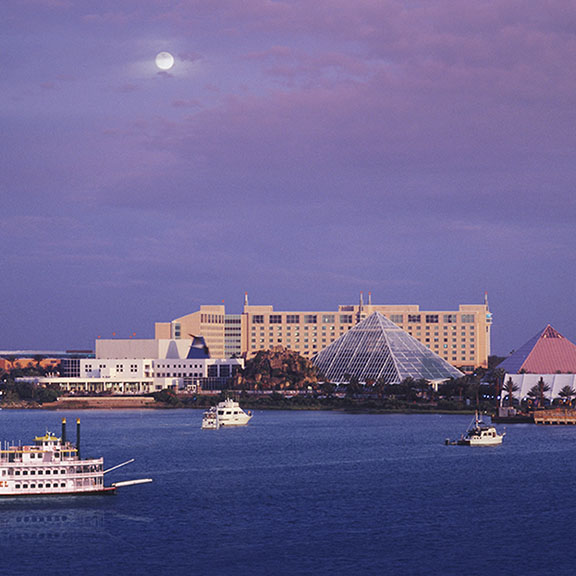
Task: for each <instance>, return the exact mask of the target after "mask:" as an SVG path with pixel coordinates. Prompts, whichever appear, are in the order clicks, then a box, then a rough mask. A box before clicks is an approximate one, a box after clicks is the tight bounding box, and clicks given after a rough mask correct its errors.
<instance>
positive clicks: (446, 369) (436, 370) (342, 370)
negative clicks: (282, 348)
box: [314, 312, 462, 384]
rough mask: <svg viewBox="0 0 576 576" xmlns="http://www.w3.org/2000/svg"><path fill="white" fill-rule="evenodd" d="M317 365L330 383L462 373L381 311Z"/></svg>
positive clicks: (334, 345)
mask: <svg viewBox="0 0 576 576" xmlns="http://www.w3.org/2000/svg"><path fill="white" fill-rule="evenodd" d="M314 364H315V365H316V366H317V367H318V369H319V370H320V372H321V373H322V374H323V375H324V376H325V377H326V378H327V379H328V380H330V381H331V382H345V381H346V380H347V378H348V377H350V376H355V377H356V378H358V380H360V381H361V382H365V381H366V380H369V379H373V380H378V379H380V378H383V379H384V381H385V382H386V383H387V384H398V383H400V382H402V381H403V380H404V379H406V378H414V379H415V380H418V379H425V380H429V381H432V380H436V381H437V380H448V379H450V378H459V377H461V376H462V373H461V372H460V371H459V370H457V369H456V368H454V367H453V366H452V365H451V364H449V363H448V362H446V361H445V360H444V359H443V358H441V357H440V356H438V355H437V354H435V353H434V352H432V350H429V349H428V348H427V347H426V346H424V345H423V344H422V343H420V342H419V341H418V340H416V339H415V338H413V337H412V336H410V334H408V333H407V332H404V330H402V329H401V328H400V327H398V326H397V325H396V324H394V323H393V322H392V321H391V320H389V319H388V318H386V316H384V315H383V314H381V313H380V312H374V313H373V314H371V315H370V316H368V318H366V319H365V320H362V322H359V323H358V324H357V325H356V326H354V327H353V328H352V329H350V330H349V331H348V332H347V333H346V334H344V335H342V336H341V337H340V338H338V340H336V341H335V342H333V343H332V344H330V345H329V346H327V347H326V348H324V349H323V350H322V351H321V352H319V353H318V355H317V356H316V357H315V358H314Z"/></svg>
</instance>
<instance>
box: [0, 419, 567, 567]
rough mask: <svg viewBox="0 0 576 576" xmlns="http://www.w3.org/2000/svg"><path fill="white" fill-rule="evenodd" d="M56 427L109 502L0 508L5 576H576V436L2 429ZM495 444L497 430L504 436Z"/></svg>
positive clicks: (425, 429) (6, 423) (395, 424)
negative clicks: (95, 460) (96, 470)
mask: <svg viewBox="0 0 576 576" xmlns="http://www.w3.org/2000/svg"><path fill="white" fill-rule="evenodd" d="M62 417H66V418H67V421H68V437H69V439H72V440H73V441H74V439H75V419H76V417H80V418H81V422H82V434H81V435H82V438H81V441H82V447H81V448H82V455H83V456H85V457H99V456H103V457H104V462H105V468H109V467H112V466H114V465H115V464H119V463H121V462H124V461H126V460H128V459H130V458H134V459H135V462H134V463H133V464H131V465H129V466H126V467H123V468H120V469H118V470H116V471H113V472H110V473H109V474H107V475H106V481H107V484H109V483H111V482H115V481H121V480H130V479H133V478H146V477H150V478H153V480H154V482H153V483H151V484H145V485H138V486H131V487H125V488H121V489H119V490H118V492H117V494H116V495H114V496H69V497H68V496H67V497H54V496H52V497H43V498H40V497H38V498H36V497H33V498H21V499H18V498H9V499H2V500H0V570H1V573H2V574H6V575H15V576H20V575H22V576H28V575H50V576H51V575H59V576H68V575H72V574H74V575H78V576H79V575H87V576H91V575H100V576H104V575H116V574H118V575H123V576H131V575H139V576H142V575H148V576H153V575H180V574H182V575H199V576H204V575H206V576H208V575H216V576H228V575H252V576H260V575H285V574H286V575H288V574H290V575H308V574H310V575H312V574H313V575H315V576H319V575H356V574H358V575H362V574H369V575H371V574H379V575H387V574H390V575H398V576H404V575H414V576H417V575H427V576H430V575H444V576H449V575H480V574H482V575H497V576H499V575H506V576H510V575H516V574H518V575H522V576H542V575H547V574H554V575H556V576H563V575H574V574H576V553H575V552H574V543H573V541H574V534H575V531H576V504H575V503H574V502H575V499H574V486H575V483H576V427H537V426H534V425H529V424H525V425H514V426H509V427H508V429H507V435H506V437H505V439H504V443H503V444H502V445H501V446H497V447H487V448H486V447H474V448H472V447H461V446H446V445H445V444H444V440H445V439H446V438H453V439H454V438H457V437H459V436H460V435H461V434H462V433H463V432H464V431H465V429H466V427H467V426H468V424H469V423H470V420H471V417H470V416H462V415H440V414H426V415H401V414H398V415H396V414H379V415H375V414H374V415H372V414H346V413H340V412H317V411H295V412H288V411H257V412H256V414H255V416H254V418H253V419H252V421H251V422H250V424H249V425H248V426H246V427H241V428H236V429H232V428H230V429H220V430H201V428H200V426H201V420H202V412H201V411H196V410H143V411H121V410H106V411H103V410H102V411H99V410H93V411H92V410H88V411H82V412H78V413H71V412H57V411H33V410H16V411H12V410H3V411H2V412H0V439H2V440H11V441H22V442H23V443H25V444H28V443H31V441H32V440H33V437H34V436H36V435H42V434H44V433H45V432H46V431H47V430H49V431H52V432H54V433H56V435H60V422H61V419H62ZM501 428H502V427H499V429H501Z"/></svg>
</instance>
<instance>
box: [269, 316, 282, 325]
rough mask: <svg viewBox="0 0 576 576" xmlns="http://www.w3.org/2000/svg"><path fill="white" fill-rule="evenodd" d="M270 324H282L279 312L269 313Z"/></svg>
mask: <svg viewBox="0 0 576 576" xmlns="http://www.w3.org/2000/svg"><path fill="white" fill-rule="evenodd" d="M270 324H282V316H281V315H280V314H270Z"/></svg>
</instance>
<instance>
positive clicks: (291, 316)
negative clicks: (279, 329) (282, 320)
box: [286, 314, 300, 324]
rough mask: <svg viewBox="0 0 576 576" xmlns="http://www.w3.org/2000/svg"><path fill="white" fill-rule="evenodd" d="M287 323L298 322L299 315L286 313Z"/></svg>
mask: <svg viewBox="0 0 576 576" xmlns="http://www.w3.org/2000/svg"><path fill="white" fill-rule="evenodd" d="M286 323H287V324H300V316H299V315H298V314H288V315H287V316H286Z"/></svg>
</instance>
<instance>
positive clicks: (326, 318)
mask: <svg viewBox="0 0 576 576" xmlns="http://www.w3.org/2000/svg"><path fill="white" fill-rule="evenodd" d="M334 321H335V316H334V314H323V315H322V322H323V323H324V324H334Z"/></svg>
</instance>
